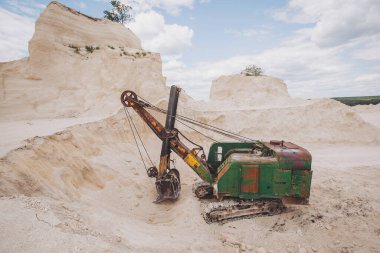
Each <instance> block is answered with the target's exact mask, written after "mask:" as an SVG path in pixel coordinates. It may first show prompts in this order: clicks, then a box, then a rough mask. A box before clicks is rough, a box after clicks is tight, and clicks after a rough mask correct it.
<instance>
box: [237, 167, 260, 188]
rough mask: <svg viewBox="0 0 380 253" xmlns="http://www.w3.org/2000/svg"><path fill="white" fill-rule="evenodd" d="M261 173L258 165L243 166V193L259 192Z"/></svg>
mask: <svg viewBox="0 0 380 253" xmlns="http://www.w3.org/2000/svg"><path fill="white" fill-rule="evenodd" d="M259 171H260V170H259V166H258V165H257V164H252V165H243V166H242V184H241V191H242V192H248V193H255V192H259Z"/></svg>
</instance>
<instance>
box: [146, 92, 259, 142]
mask: <svg viewBox="0 0 380 253" xmlns="http://www.w3.org/2000/svg"><path fill="white" fill-rule="evenodd" d="M139 98H140V99H141V100H142V101H143V102H144V103H146V104H148V105H149V107H147V108H150V109H152V110H155V111H157V112H160V113H167V111H166V110H164V109H161V108H159V107H157V106H155V105H153V104H151V103H150V102H149V101H147V100H145V99H144V98H142V97H140V96H139ZM170 117H176V118H180V119H182V120H184V121H186V122H188V123H191V124H195V125H198V126H200V127H202V128H204V129H207V130H210V131H213V132H216V133H219V134H222V135H224V136H227V137H230V138H232V139H235V140H239V141H243V142H246V141H253V142H256V140H253V139H251V138H248V137H246V136H243V135H240V134H237V133H234V132H231V131H228V130H224V129H221V128H218V127H216V126H212V125H209V124H206V123H203V122H200V121H197V120H195V119H192V118H189V117H186V116H183V115H180V114H177V115H176V116H170ZM205 126H207V128H206V127H205Z"/></svg>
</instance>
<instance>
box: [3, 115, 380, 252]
mask: <svg viewBox="0 0 380 253" xmlns="http://www.w3.org/2000/svg"><path fill="white" fill-rule="evenodd" d="M366 118H367V119H368V118H370V120H369V121H371V123H372V124H374V125H375V124H378V119H379V118H380V117H378V114H375V115H372V116H371V115H369V114H367V115H366ZM30 123H31V124H32V126H33V125H34V126H35V125H38V124H40V126H42V125H43V124H45V125H48V126H50V130H49V131H47V132H43V131H42V132H41V127H36V128H35V129H36V130H35V131H33V130H31V131H29V132H28V133H26V131H24V132H23V134H24V135H21V136H20V137H19V138H18V139H17V138H10V133H14V131H16V132H17V131H19V130H17V128H16V127H11V129H14V131H11V130H8V132H7V131H5V130H4V129H5V127H8V129H10V127H9V126H10V124H11V123H6V124H5V123H2V124H0V127H1V129H2V130H4V131H0V132H1V133H2V135H3V136H1V138H8V140H10V141H9V142H6V143H5V142H2V152H3V153H2V154H4V153H6V152H7V149H12V148H14V147H15V146H17V145H19V144H17V143H22V139H23V138H27V137H32V136H35V135H39V134H50V133H51V132H52V131H53V130H54V127H51V124H47V123H46V122H43V121H40V122H39V123H38V122H30ZM74 123H76V122H74ZM14 124H15V125H18V124H25V122H22V123H21V122H19V123H14ZM28 125H29V126H31V125H30V124H28ZM58 125H59V126H60V127H62V124H58ZM69 125H71V123H70V122H67V126H69ZM51 128H53V129H51ZM58 130H61V129H56V131H58ZM38 131H39V132H38ZM28 134H29V135H30V136H28ZM12 141H13V142H12ZM152 145H153V144H152ZM302 145H303V146H305V147H306V148H307V149H309V151H310V152H311V153H312V154H313V171H314V172H313V173H314V174H313V181H312V191H311V198H310V205H308V206H291V207H290V208H289V210H288V212H286V213H283V214H281V215H276V216H271V217H257V218H251V219H242V220H238V221H232V222H228V223H225V224H206V223H205V222H204V220H203V218H202V216H201V207H200V202H199V201H198V200H197V199H196V197H195V196H194V195H193V194H192V192H191V187H192V184H193V183H194V182H195V181H196V180H197V178H196V176H195V174H194V173H193V172H192V171H190V170H189V169H188V168H187V167H185V166H184V165H183V164H182V163H179V164H178V168H179V170H180V172H181V178H182V192H181V196H180V198H179V200H177V201H176V202H165V203H161V204H154V203H152V201H153V200H154V199H155V189H154V180H153V179H149V178H148V177H147V176H146V175H145V172H144V171H143V168H142V166H141V163H140V162H139V161H137V160H136V161H135V160H130V161H127V165H126V163H125V161H124V160H123V162H121V158H120V156H121V155H122V154H120V153H108V154H106V155H105V156H103V157H102V159H104V160H106V161H108V162H109V163H110V164H111V165H112V166H113V168H114V169H115V170H117V171H121V172H122V173H124V174H125V177H123V178H122V179H110V180H108V181H107V182H106V183H105V185H104V186H102V187H101V188H94V187H93V186H92V185H88V186H85V187H83V188H82V189H81V194H80V197H78V198H77V199H75V200H73V199H65V198H59V197H48V196H45V195H43V194H32V195H30V196H26V195H22V194H18V193H14V194H9V195H7V196H3V197H1V198H0V213H1V216H0V217H1V218H0V242H1V243H0V252H180V251H181V252H380V194H379V192H380V184H379V182H380V156H379V154H380V145H370V144H369V145H368V144H357V143H350V142H349V141H348V142H347V143H338V144H324V143H312V144H310V143H309V144H308V143H304V144H302ZM154 146H155V144H154V145H153V147H154Z"/></svg>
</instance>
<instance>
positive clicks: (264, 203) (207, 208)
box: [202, 199, 286, 223]
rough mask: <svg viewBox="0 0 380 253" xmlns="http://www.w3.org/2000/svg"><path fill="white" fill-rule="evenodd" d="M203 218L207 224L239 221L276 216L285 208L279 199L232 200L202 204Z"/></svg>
mask: <svg viewBox="0 0 380 253" xmlns="http://www.w3.org/2000/svg"><path fill="white" fill-rule="evenodd" d="M202 209H203V213H202V215H203V218H204V219H205V221H206V222H207V223H212V222H220V223H225V222H227V221H232V220H239V219H243V218H250V217H256V216H264V215H268V216H271V215H276V214H280V213H282V212H284V211H285V210H286V207H285V206H284V204H283V203H282V201H281V199H264V200H254V201H248V200H234V199H228V200H223V201H218V202H211V203H210V202H206V201H205V202H204V203H203V204H202Z"/></svg>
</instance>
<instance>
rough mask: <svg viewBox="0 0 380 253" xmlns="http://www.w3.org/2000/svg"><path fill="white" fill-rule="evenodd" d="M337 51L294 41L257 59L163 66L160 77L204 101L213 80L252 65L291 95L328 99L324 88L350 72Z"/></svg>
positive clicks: (232, 59)
mask: <svg viewBox="0 0 380 253" xmlns="http://www.w3.org/2000/svg"><path fill="white" fill-rule="evenodd" d="M295 41H297V40H296V39H295ZM337 50H338V49H326V48H325V49H321V48H319V47H317V46H316V45H315V44H313V43H311V42H308V41H303V42H298V41H297V43H295V44H290V42H289V41H288V42H286V43H284V45H283V46H280V47H277V48H274V49H271V50H266V51H264V52H262V53H260V54H257V55H244V56H235V57H231V58H228V59H224V60H220V61H217V62H203V63H198V64H196V65H194V66H192V67H189V68H186V67H184V66H181V65H178V66H176V65H174V66H165V65H164V73H165V75H167V76H168V82H171V83H180V84H181V85H182V86H183V87H184V89H185V90H187V92H188V93H189V94H190V95H192V96H194V97H195V98H201V99H207V98H208V95H209V94H208V91H209V88H210V85H211V81H212V80H213V79H216V78H218V77H219V76H221V75H229V74H237V73H240V72H241V71H242V70H243V69H244V68H245V66H247V65H249V64H255V65H258V66H260V67H262V68H263V69H264V71H265V74H268V75H271V76H276V77H280V78H282V79H284V80H286V81H287V83H288V85H289V91H290V92H291V94H292V95H295V96H306V97H315V96H331V94H332V93H331V92H330V90H326V87H327V88H328V87H329V86H331V85H334V84H336V83H337V80H341V79H342V78H344V76H345V74H346V73H347V72H348V71H350V69H351V66H350V64H347V63H345V62H343V61H341V60H340V59H339V58H338V57H337V56H336V54H337ZM316 90H318V92H315V91H316Z"/></svg>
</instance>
